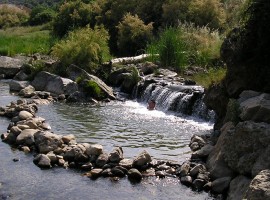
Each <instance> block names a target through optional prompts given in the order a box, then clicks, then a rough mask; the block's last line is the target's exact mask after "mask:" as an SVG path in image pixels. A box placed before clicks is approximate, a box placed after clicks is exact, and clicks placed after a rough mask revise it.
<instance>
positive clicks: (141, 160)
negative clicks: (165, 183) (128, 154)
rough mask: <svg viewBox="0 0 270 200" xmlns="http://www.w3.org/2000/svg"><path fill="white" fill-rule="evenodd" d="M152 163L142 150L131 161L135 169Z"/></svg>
mask: <svg viewBox="0 0 270 200" xmlns="http://www.w3.org/2000/svg"><path fill="white" fill-rule="evenodd" d="M151 161H152V158H151V156H150V154H149V153H148V152H147V151H146V150H144V151H142V152H141V153H140V154H139V155H138V156H137V157H136V158H135V159H134V160H133V166H134V167H135V168H137V167H139V168H140V167H142V166H144V165H146V164H148V163H150V162H151Z"/></svg>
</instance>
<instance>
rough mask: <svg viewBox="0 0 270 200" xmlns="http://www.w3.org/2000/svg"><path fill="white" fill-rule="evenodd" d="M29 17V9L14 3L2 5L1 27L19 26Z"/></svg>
mask: <svg viewBox="0 0 270 200" xmlns="http://www.w3.org/2000/svg"><path fill="white" fill-rule="evenodd" d="M28 18H29V14H28V12H27V11H25V10H22V9H20V8H18V7H16V6H12V5H5V4H3V5H0V29H1V28H7V27H13V26H19V25H22V24H24V23H25V22H26V21H27V20H28Z"/></svg>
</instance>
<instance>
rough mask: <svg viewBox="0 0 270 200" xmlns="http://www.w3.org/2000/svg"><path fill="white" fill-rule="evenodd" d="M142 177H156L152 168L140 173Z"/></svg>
mask: <svg viewBox="0 0 270 200" xmlns="http://www.w3.org/2000/svg"><path fill="white" fill-rule="evenodd" d="M142 175H143V176H155V175H156V171H155V169H154V168H149V169H147V170H145V171H143V172H142Z"/></svg>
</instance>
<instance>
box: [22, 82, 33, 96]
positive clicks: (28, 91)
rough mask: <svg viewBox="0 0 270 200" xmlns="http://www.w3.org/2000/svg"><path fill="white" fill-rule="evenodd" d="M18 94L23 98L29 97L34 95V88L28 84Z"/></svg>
mask: <svg viewBox="0 0 270 200" xmlns="http://www.w3.org/2000/svg"><path fill="white" fill-rule="evenodd" d="M19 95H20V96H23V97H25V98H30V97H32V96H34V95H35V88H34V87H33V86H31V85H28V86H27V87H25V88H24V89H22V90H21V91H20V92H19Z"/></svg>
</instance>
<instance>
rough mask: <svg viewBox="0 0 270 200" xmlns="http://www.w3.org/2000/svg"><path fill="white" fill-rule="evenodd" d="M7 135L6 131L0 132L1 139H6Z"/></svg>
mask: <svg viewBox="0 0 270 200" xmlns="http://www.w3.org/2000/svg"><path fill="white" fill-rule="evenodd" d="M7 136H8V133H2V134H1V139H2V141H6V140H7Z"/></svg>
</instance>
